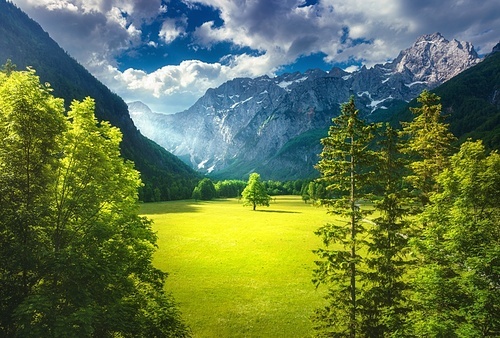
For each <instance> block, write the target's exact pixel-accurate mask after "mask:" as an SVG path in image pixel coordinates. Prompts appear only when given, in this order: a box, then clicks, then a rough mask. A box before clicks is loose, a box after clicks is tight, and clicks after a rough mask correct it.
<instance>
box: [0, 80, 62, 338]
mask: <svg viewBox="0 0 500 338" xmlns="http://www.w3.org/2000/svg"><path fill="white" fill-rule="evenodd" d="M63 112H64V104H63V101H62V100H60V99H55V98H53V97H52V96H51V95H50V88H48V87H47V86H44V85H40V82H39V80H38V77H36V75H35V72H34V71H33V70H30V71H26V72H10V73H0V205H1V207H0V255H1V256H0V260H1V261H2V264H1V265H0V278H1V281H0V282H1V287H0V296H1V299H0V302H1V305H0V306H1V307H0V311H1V312H0V321H1V322H0V333H1V334H0V335H2V336H13V335H15V333H16V328H17V322H16V319H15V318H14V316H13V314H14V312H15V310H16V309H17V308H18V307H19V306H20V304H21V303H22V302H23V301H24V300H25V299H26V297H27V296H28V295H29V294H30V293H31V292H32V289H33V288H34V287H35V286H36V285H38V284H39V283H40V279H41V276H40V273H41V271H40V270H41V269H40V261H41V259H42V258H43V257H45V256H47V255H48V254H50V251H51V250H50V248H49V247H47V245H46V241H47V236H46V233H45V229H46V228H47V227H49V226H50V225H51V223H52V217H51V216H52V210H51V209H52V203H51V202H52V196H51V194H50V192H51V191H52V190H53V182H54V181H55V178H56V177H55V173H56V172H57V168H58V161H57V154H60V153H61V150H62V148H61V145H60V137H61V136H60V135H61V134H62V132H63V131H64V129H65V120H64V115H63Z"/></svg>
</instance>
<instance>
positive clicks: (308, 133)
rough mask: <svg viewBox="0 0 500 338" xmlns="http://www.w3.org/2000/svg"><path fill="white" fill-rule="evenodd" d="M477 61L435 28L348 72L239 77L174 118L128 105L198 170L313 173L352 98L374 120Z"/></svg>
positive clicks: (237, 174) (468, 48) (275, 175)
mask: <svg viewBox="0 0 500 338" xmlns="http://www.w3.org/2000/svg"><path fill="white" fill-rule="evenodd" d="M479 61H480V58H479V56H478V55H477V53H476V52H475V50H474V47H473V46H472V45H471V44H470V43H468V42H459V41H457V40H452V41H448V40H446V39H445V38H444V37H443V36H442V35H441V34H439V33H434V34H429V35H424V36H421V37H419V38H418V39H417V40H416V42H415V43H414V44H413V45H412V46H411V47H409V48H407V49H405V50H403V51H401V52H400V53H399V55H398V56H397V57H396V58H395V59H394V60H393V61H391V62H388V63H385V64H377V65H375V66H373V67H372V68H366V67H363V68H361V69H360V70H359V71H357V72H353V73H347V72H345V71H344V70H342V69H340V68H336V67H334V68H332V69H331V70H330V71H329V72H325V71H323V70H320V69H312V70H308V71H306V72H304V73H299V72H295V73H285V74H282V75H280V76H277V77H274V78H270V77H268V76H266V75H264V76H261V77H257V78H237V79H233V80H230V81H227V82H225V83H223V84H222V85H220V86H219V87H217V88H212V89H209V90H207V92H206V93H205V95H203V96H202V97H201V98H200V99H198V101H196V103H195V104H194V105H193V106H191V107H190V108H189V109H187V110H185V111H183V112H179V113H176V114H172V115H163V114H158V113H154V112H148V111H146V110H144V111H141V109H139V105H138V104H136V105H133V106H132V108H131V109H130V111H131V117H132V119H133V120H134V122H135V123H136V125H137V126H138V127H139V129H140V130H141V131H143V132H144V133H145V135H147V136H148V137H150V138H151V139H153V140H155V141H156V142H157V143H158V144H160V145H162V146H163V147H165V148H166V149H168V150H169V151H171V152H172V153H173V154H175V155H177V156H179V157H180V158H181V159H183V160H184V161H186V162H187V163H189V164H190V165H191V166H192V167H193V168H195V169H197V170H198V171H200V172H202V173H205V174H210V175H211V176H213V177H216V178H245V177H246V176H247V175H248V174H249V173H250V172H252V171H258V172H259V173H261V174H262V175H263V177H265V178H268V179H279V180H288V179H297V178H304V177H308V176H311V175H314V173H315V171H314V169H313V165H314V164H315V163H316V162H317V154H318V153H319V151H320V145H319V139H318V141H317V143H316V144H314V145H307V144H305V143H304V142H306V141H311V140H312V139H313V136H314V137H316V136H318V135H320V134H321V133H326V129H327V128H328V126H329V125H330V121H331V118H332V117H334V116H336V115H338V113H339V104H340V103H342V102H345V101H347V100H348V98H349V96H351V95H354V96H355V98H356V104H357V107H358V109H360V112H361V114H362V115H364V116H365V117H366V118H367V119H369V120H373V121H377V120H384V119H386V118H387V116H386V114H387V112H388V111H391V110H394V109H397V108H399V107H401V106H404V105H406V104H407V102H409V101H410V100H411V99H413V98H415V97H417V96H418V95H419V94H420V93H421V91H422V90H423V89H432V88H435V87H436V86H438V85H440V84H441V83H443V82H444V81H446V80H448V79H450V78H452V77H453V76H455V75H456V74H458V73H460V72H461V71H463V70H464V69H468V68H470V67H471V66H473V65H475V64H477V63H478V62H479Z"/></svg>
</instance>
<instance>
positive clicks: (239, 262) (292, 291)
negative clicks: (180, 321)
mask: <svg viewBox="0 0 500 338" xmlns="http://www.w3.org/2000/svg"><path fill="white" fill-rule="evenodd" d="M141 211H142V212H141V213H142V214H144V215H146V216H148V217H149V218H151V219H153V220H154V226H153V227H154V230H155V231H157V233H158V245H159V248H158V251H157V253H156V256H155V265H156V266H158V267H159V268H161V269H162V270H164V271H167V272H168V273H169V278H168V280H167V284H166V288H167V290H169V291H171V292H172V293H173V295H174V297H175V299H176V301H177V302H179V304H180V309H181V311H182V313H183V316H184V318H185V320H186V322H187V323H188V324H189V325H190V326H191V328H192V330H193V334H194V336H195V337H307V336H310V334H311V323H310V319H309V318H310V316H311V314H312V313H313V310H314V309H315V308H317V307H319V306H320V305H321V304H322V293H321V292H317V291H316V290H315V288H314V285H313V284H312V283H311V277H312V270H313V268H314V260H315V255H314V254H313V253H312V250H314V249H316V248H318V247H319V246H321V243H320V239H319V238H318V237H317V236H315V235H314V233H313V232H314V231H315V230H316V229H317V228H319V227H320V226H321V225H323V224H324V223H325V222H326V221H327V220H328V219H329V216H328V215H326V210H325V209H322V208H316V207H313V206H311V205H310V204H304V202H302V200H301V199H300V196H281V197H278V198H277V199H276V201H275V202H273V201H271V206H270V207H269V208H268V207H258V209H257V210H256V211H252V210H251V208H250V207H242V205H241V203H240V202H238V201H237V200H236V199H228V200H217V201H209V202H194V201H173V202H163V203H150V204H144V205H143V206H142V209H141Z"/></svg>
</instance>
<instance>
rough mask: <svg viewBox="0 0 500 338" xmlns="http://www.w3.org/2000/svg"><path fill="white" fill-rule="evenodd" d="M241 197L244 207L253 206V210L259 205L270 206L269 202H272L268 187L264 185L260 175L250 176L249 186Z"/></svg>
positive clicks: (252, 174) (253, 174)
mask: <svg viewBox="0 0 500 338" xmlns="http://www.w3.org/2000/svg"><path fill="white" fill-rule="evenodd" d="M241 196H242V197H243V206H247V205H251V206H252V207H253V210H255V209H256V208H257V206H258V205H265V206H269V202H270V201H271V196H269V194H268V193H267V190H266V187H265V186H264V184H263V183H262V181H261V179H260V175H259V174H258V173H251V174H250V177H249V178H248V183H247V186H246V187H245V189H244V190H243V192H242V193H241Z"/></svg>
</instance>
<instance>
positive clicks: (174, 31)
mask: <svg viewBox="0 0 500 338" xmlns="http://www.w3.org/2000/svg"><path fill="white" fill-rule="evenodd" d="M186 26H187V18H186V17H185V16H183V17H181V18H179V19H166V20H165V21H163V24H162V26H161V29H160V33H159V36H160V38H161V39H162V40H163V41H164V42H165V43H166V44H169V43H171V42H173V41H174V40H175V39H177V38H178V37H182V36H184V35H185V34H186Z"/></svg>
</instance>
